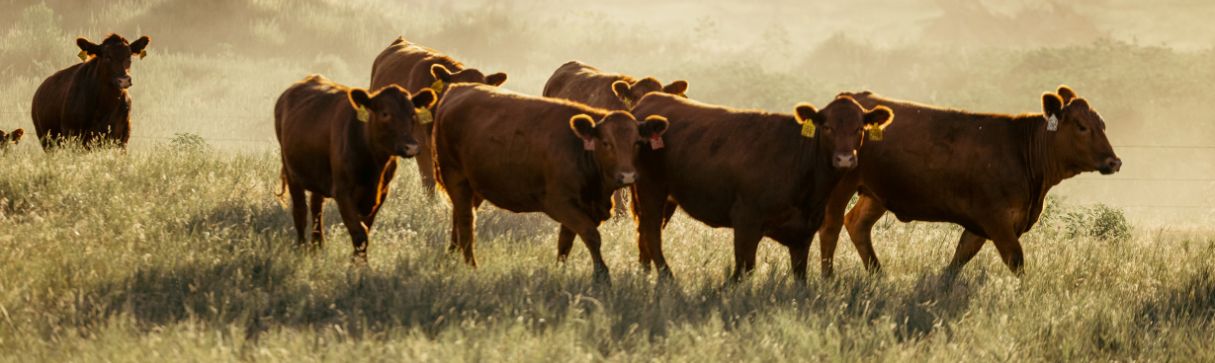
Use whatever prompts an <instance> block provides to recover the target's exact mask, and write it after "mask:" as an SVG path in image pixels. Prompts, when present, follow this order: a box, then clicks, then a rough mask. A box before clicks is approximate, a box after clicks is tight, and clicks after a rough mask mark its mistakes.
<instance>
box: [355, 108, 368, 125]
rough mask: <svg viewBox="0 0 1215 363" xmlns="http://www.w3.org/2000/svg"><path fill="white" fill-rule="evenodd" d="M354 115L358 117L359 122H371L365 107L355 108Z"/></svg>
mask: <svg viewBox="0 0 1215 363" xmlns="http://www.w3.org/2000/svg"><path fill="white" fill-rule="evenodd" d="M354 113H355V114H356V116H357V117H358V119H359V121H360V122H367V121H369V120H371V113H370V112H367V107H363V106H358V107H355V108H354Z"/></svg>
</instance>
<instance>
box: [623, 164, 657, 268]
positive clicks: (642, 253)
mask: <svg viewBox="0 0 1215 363" xmlns="http://www.w3.org/2000/svg"><path fill="white" fill-rule="evenodd" d="M628 191H629V196H630V197H632V200H633V203H630V204H629V209H630V210H632V211H633V219H634V220H635V221H637V222H638V224H639V226H638V227H637V252H638V254H637V257H638V262H641V270H642V271H644V272H645V273H646V274H649V272H650V264H651V263H653V261H654V259H653V258H651V257H650V247H649V245H648V244H646V242H645V238H643V236H642V234H641V233H642V232H641V227H640V221H641V219H642V217H641V216H642V210H641V208H640V205H641V202H640V199H638V197H637V193H638V192H637V186H636V185H634V186H630V187H629V188H628Z"/></svg>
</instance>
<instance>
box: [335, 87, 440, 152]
mask: <svg viewBox="0 0 1215 363" xmlns="http://www.w3.org/2000/svg"><path fill="white" fill-rule="evenodd" d="M349 98H350V105H351V106H353V107H354V110H355V115H356V118H357V119H358V120H359V122H364V123H366V124H367V129H368V131H369V132H368V138H369V140H368V141H369V142H370V143H371V147H372V148H374V149H376V150H379V151H380V152H383V153H386V154H390V155H396V156H401V157H406V158H409V157H413V156H414V155H417V154H418V141H417V139H415V138H414V135H413V130H414V125H416V124H417V123H419V122H426V120H422V119H420V118H422V117H427V116H428V115H429V113H430V109H431V108H433V107H434V105H435V100H437V99H438V96H436V95H435V93H434V91H432V90H429V89H424V90H422V91H421V92H418V94H416V95H412V96H410V94H409V91H406V90H405V89H403V88H401V87H399V86H397V85H389V86H386V87H384V88H381V89H379V90H377V91H375V92H371V93H368V92H367V91H366V90H364V89H361V88H354V89H351V90H350V91H349Z"/></svg>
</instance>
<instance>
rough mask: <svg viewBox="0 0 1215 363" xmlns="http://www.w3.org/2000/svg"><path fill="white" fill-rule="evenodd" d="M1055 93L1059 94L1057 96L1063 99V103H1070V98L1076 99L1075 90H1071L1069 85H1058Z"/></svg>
mask: <svg viewBox="0 0 1215 363" xmlns="http://www.w3.org/2000/svg"><path fill="white" fill-rule="evenodd" d="M1055 93H1057V94H1059V97H1060V98H1062V99H1063V104H1064V105H1066V104H1068V103H1071V102H1072V100H1074V99H1076V91H1073V90H1072V88H1071V87H1068V86H1065V85H1064V86H1059V91H1057V92H1055Z"/></svg>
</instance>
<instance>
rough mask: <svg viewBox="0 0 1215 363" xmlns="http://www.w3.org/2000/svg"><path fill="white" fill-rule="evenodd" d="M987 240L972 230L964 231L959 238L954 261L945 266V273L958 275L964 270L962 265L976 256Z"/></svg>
mask: <svg viewBox="0 0 1215 363" xmlns="http://www.w3.org/2000/svg"><path fill="white" fill-rule="evenodd" d="M985 242H987V239H986V238H983V236H980V235H978V234H976V233H973V232H971V231H968V230H967V231H962V238H960V239H958V249H957V250H956V251H954V253H953V261H951V262H949V267H946V268H945V274H946V275H949V276H957V275H958V273H959V272H962V266H966V263H968V262H970V260H971V259H973V258H975V255H977V254H979V250H981V249H983V243H985Z"/></svg>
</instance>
